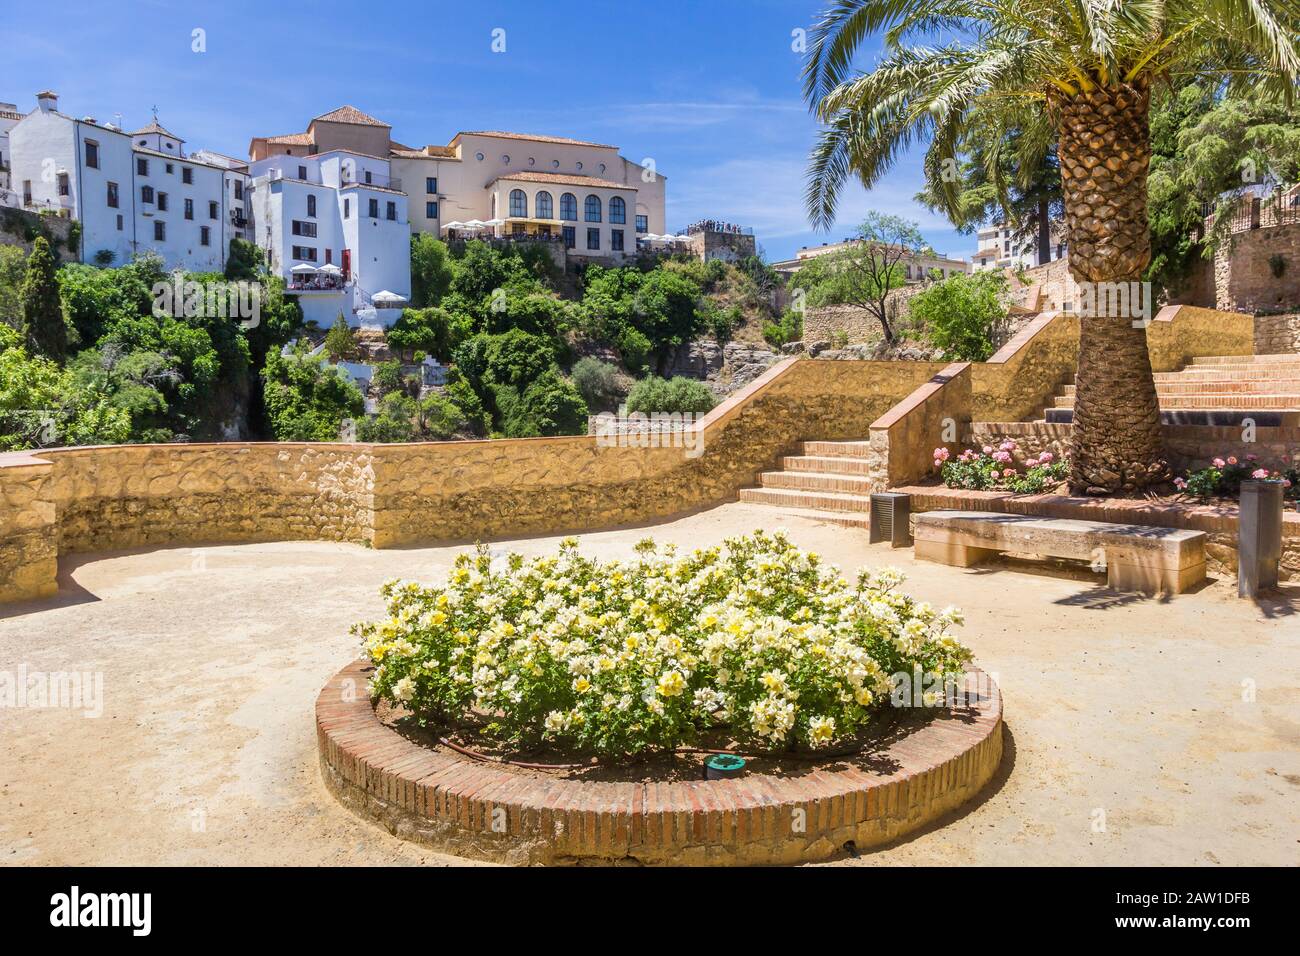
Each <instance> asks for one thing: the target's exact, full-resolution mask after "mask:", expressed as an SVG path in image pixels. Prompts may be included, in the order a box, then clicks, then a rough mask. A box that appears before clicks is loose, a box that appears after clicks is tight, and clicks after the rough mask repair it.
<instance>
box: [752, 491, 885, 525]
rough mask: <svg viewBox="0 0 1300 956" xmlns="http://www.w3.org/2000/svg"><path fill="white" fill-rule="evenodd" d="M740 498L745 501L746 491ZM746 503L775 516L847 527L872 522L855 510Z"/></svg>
mask: <svg viewBox="0 0 1300 956" xmlns="http://www.w3.org/2000/svg"><path fill="white" fill-rule="evenodd" d="M761 490H762V489H761V488H748V489H746V491H761ZM740 500H741V501H745V492H744V491H742V492H741V493H740ZM746 504H748V505H749V507H751V508H755V509H758V510H761V511H764V512H771V513H772V516H773V518H776V517H777V516H786V517H794V518H808V519H811V520H813V521H825V522H826V523H828V524H837V525H842V526H843V527H845V528H866V527H869V526H870V524H871V520H870V517H869V516H868V515H866V514H860V513H858V512H855V511H824V510H821V509H819V508H793V507H790V506H789V505H776V504H760V503H758V502H756V501H748V502H746Z"/></svg>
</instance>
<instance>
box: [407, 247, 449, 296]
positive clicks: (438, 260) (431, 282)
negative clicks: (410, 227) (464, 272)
mask: <svg viewBox="0 0 1300 956" xmlns="http://www.w3.org/2000/svg"><path fill="white" fill-rule="evenodd" d="M452 275H453V270H452V267H451V257H450V255H448V253H447V244H446V243H445V242H441V241H439V240H438V239H435V238H434V237H433V236H431V235H429V234H428V233H427V232H417V233H415V234H413V235H412V236H411V305H412V306H414V307H415V308H417V309H425V308H428V307H429V306H431V305H437V304H438V303H439V302H441V301H442V297H443V296H444V295H446V294H447V293H448V291H450V289H451V280H452Z"/></svg>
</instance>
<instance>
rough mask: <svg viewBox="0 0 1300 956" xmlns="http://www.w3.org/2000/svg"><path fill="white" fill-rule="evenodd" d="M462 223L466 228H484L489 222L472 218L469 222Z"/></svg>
mask: <svg viewBox="0 0 1300 956" xmlns="http://www.w3.org/2000/svg"><path fill="white" fill-rule="evenodd" d="M461 225H462V226H464V227H465V228H466V229H482V228H483V227H484V226H486V225H487V223H485V222H484V221H483V220H482V219H471V220H469V222H462V223H461Z"/></svg>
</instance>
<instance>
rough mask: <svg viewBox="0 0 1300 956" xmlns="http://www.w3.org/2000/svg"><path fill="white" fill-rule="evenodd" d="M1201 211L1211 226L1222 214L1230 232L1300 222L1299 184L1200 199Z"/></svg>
mask: <svg viewBox="0 0 1300 956" xmlns="http://www.w3.org/2000/svg"><path fill="white" fill-rule="evenodd" d="M1220 205H1223V207H1224V208H1223V210H1222V211H1220V209H1219V206H1220ZM1201 215H1202V216H1203V217H1204V218H1205V220H1206V223H1207V226H1210V227H1212V226H1213V225H1214V224H1215V223H1216V222H1217V221H1218V220H1219V219H1220V218H1222V219H1223V220H1224V222H1225V223H1226V227H1227V230H1228V232H1229V233H1234V232H1247V231H1249V230H1251V229H1265V228H1268V227H1269V226H1281V225H1286V224H1288V223H1293V222H1300V187H1297V186H1281V187H1278V188H1277V189H1276V190H1274V191H1272V192H1268V193H1260V192H1256V191H1251V192H1247V193H1245V194H1243V195H1241V196H1237V197H1235V198H1229V199H1227V200H1225V201H1223V202H1222V203H1220V202H1207V203H1203V204H1202V205H1201Z"/></svg>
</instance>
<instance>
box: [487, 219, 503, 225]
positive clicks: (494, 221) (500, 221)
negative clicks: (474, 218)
mask: <svg viewBox="0 0 1300 956" xmlns="http://www.w3.org/2000/svg"><path fill="white" fill-rule="evenodd" d="M505 224H506V221H505V220H504V219H489V220H488V221H487V222H485V223H483V225H485V226H493V227H496V226H504V225H505Z"/></svg>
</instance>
